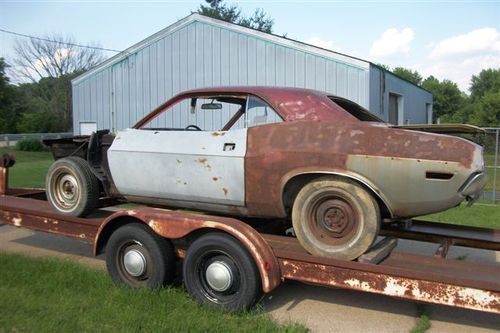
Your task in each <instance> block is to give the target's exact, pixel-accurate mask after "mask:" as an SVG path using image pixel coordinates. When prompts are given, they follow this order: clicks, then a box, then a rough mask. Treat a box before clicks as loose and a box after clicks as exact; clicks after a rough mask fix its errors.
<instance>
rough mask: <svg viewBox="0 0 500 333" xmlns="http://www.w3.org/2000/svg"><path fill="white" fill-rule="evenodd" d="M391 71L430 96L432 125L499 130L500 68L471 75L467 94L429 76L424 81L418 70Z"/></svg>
mask: <svg viewBox="0 0 500 333" xmlns="http://www.w3.org/2000/svg"><path fill="white" fill-rule="evenodd" d="M382 67H384V68H385V69H388V68H387V66H382ZM392 72H393V73H394V74H396V75H397V76H399V77H401V78H403V79H405V80H407V81H410V82H412V83H414V84H416V85H418V86H420V87H422V88H424V89H426V90H428V91H430V92H431V93H432V96H433V111H434V112H433V113H434V115H433V117H434V119H433V120H434V122H436V121H438V120H439V121H440V122H441V123H463V124H472V125H477V126H481V127H500V69H498V68H496V69H495V68H490V69H484V70H482V71H481V72H480V73H479V74H477V75H473V76H472V78H471V79H470V88H469V90H470V95H467V94H465V93H464V92H462V91H461V90H460V89H459V88H458V86H457V84H456V83H455V82H453V81H450V80H446V79H445V80H442V81H440V80H438V79H437V78H435V77H434V76H432V75H431V76H429V77H427V78H426V79H423V78H422V76H421V75H420V74H419V73H418V72H417V71H414V70H411V69H407V68H403V67H396V68H394V69H393V70H392Z"/></svg>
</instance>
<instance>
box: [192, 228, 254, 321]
mask: <svg viewBox="0 0 500 333" xmlns="http://www.w3.org/2000/svg"><path fill="white" fill-rule="evenodd" d="M183 275H184V284H185V286H186V289H187V291H188V293H189V294H190V295H191V297H192V298H193V299H195V300H196V301H198V302H200V303H202V304H207V305H209V306H211V307H214V308H224V309H227V310H231V311H236V312H239V311H243V310H246V309H249V308H250V307H252V306H253V305H254V304H255V303H256V302H257V301H259V300H260V298H261V297H262V287H261V280H260V273H259V271H258V269H257V266H256V264H255V261H254V259H253V258H252V256H251V255H250V254H249V253H248V251H247V250H246V249H245V248H244V247H243V246H242V244H241V243H240V242H239V241H237V240H236V239H235V238H233V237H232V236H230V235H227V234H223V233H210V234H207V235H205V236H201V237H200V238H198V239H197V240H196V241H194V242H193V243H192V244H191V246H190V247H189V248H188V250H187V253H186V257H185V259H184V264H183Z"/></svg>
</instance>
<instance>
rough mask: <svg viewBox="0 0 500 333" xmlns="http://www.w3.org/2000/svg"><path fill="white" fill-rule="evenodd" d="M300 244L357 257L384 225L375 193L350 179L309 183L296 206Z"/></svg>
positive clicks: (317, 252) (294, 214) (321, 251)
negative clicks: (381, 224) (374, 196)
mask: <svg viewBox="0 0 500 333" xmlns="http://www.w3.org/2000/svg"><path fill="white" fill-rule="evenodd" d="M292 224H293V228H294V231H295V234H296V235H297V238H298V240H299V242H300V244H301V245H302V246H303V247H304V248H305V249H306V250H307V251H308V252H309V253H311V254H313V255H317V256H321V257H328V258H336V259H342V260H353V259H356V258H357V257H359V256H360V255H362V254H363V253H365V252H366V250H368V249H369V248H370V246H371V245H372V244H373V241H374V240H375V238H376V237H377V235H378V232H379V228H380V209H379V207H378V204H377V202H376V201H375V199H374V198H373V196H372V195H371V194H370V193H369V192H368V191H366V190H365V189H364V188H363V187H361V186H360V185H359V184H357V183H356V182H354V181H351V180H349V179H339V178H334V177H321V178H319V179H316V180H313V181H311V182H310V183H308V184H306V185H305V186H304V187H303V188H302V189H301V190H300V191H299V193H298V194H297V197H296V198H295V202H294V204H293V208H292Z"/></svg>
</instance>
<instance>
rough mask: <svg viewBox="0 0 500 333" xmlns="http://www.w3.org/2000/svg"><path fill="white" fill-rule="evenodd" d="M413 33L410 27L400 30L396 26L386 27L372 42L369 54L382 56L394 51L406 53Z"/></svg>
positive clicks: (394, 52)
mask: <svg viewBox="0 0 500 333" xmlns="http://www.w3.org/2000/svg"><path fill="white" fill-rule="evenodd" d="M414 35H415V34H414V33H413V30H412V29H411V28H404V29H402V30H401V31H399V30H398V29H396V28H390V29H387V30H386V31H384V33H383V34H382V36H380V38H379V39H377V40H375V41H374V42H373V44H372V47H371V49H370V56H372V57H375V58H382V57H387V56H389V55H393V54H396V53H407V52H408V51H409V50H410V43H411V41H412V40H413V38H414Z"/></svg>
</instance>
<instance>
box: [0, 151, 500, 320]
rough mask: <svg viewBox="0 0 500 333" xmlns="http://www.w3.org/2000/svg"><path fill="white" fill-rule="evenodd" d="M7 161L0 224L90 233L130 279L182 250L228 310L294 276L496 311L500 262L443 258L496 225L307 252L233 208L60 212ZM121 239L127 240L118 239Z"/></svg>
mask: <svg viewBox="0 0 500 333" xmlns="http://www.w3.org/2000/svg"><path fill="white" fill-rule="evenodd" d="M12 164H13V163H8V161H3V162H2V161H0V223H6V224H12V225H14V226H17V227H24V228H28V229H32V230H38V231H43V232H49V233H54V234H60V235H64V236H68V237H73V238H77V239H82V240H87V241H91V242H93V244H94V254H96V255H97V254H99V253H102V252H104V251H106V262H107V266H108V272H109V273H110V275H111V277H112V278H113V279H114V280H115V281H118V282H124V283H126V284H128V285H130V286H132V287H141V286H151V285H150V284H148V283H149V282H151V281H153V280H154V281H153V282H155V283H157V282H158V281H159V280H158V279H156V280H155V278H156V277H157V275H158V274H160V273H161V272H163V273H162V274H163V275H161V274H160V275H161V276H160V280H161V281H160V282H168V281H170V280H171V279H172V276H173V274H174V270H175V265H174V264H173V261H172V260H174V261H175V260H177V259H179V258H181V259H184V264H183V266H184V268H183V276H184V283H185V284H186V289H187V290H188V292H189V293H190V295H191V296H192V297H193V298H195V299H196V300H198V301H201V302H203V303H207V304H210V305H214V306H219V307H226V308H229V309H231V310H242V309H245V308H248V307H249V306H251V305H253V304H254V303H255V301H257V300H258V299H260V295H261V293H262V291H263V292H264V293H268V292H270V291H272V290H273V289H274V288H276V287H277V286H278V285H279V284H280V283H281V282H282V281H284V280H296V281H302V282H308V283H314V284H317V285H323V286H331V287H340V288H346V289H352V290H359V291H365V292H370V293H377V294H383V295H388V296H394V297H399V298H406V299H411V300H415V301H419V302H429V303H435V304H444V305H448V306H454V307H461V308H467V309H473V310H479V311H485V312H491V313H496V314H500V269H499V265H498V264H497V263H493V264H484V263H474V262H466V261H461V260H454V259H448V258H447V253H448V250H449V249H450V248H451V247H452V246H454V245H460V246H466V247H471V248H481V249H485V250H489V251H500V230H494V229H482V228H472V227H463V226H453V225H447V224H436V223H429V222H425V221H404V222H398V223H391V224H384V225H383V226H382V230H381V235H382V236H385V237H386V238H385V239H383V240H382V241H380V242H379V243H377V244H376V245H375V246H374V247H372V250H370V251H369V252H368V253H367V254H365V255H363V256H362V257H360V258H358V260H357V261H342V260H336V259H329V258H322V257H317V256H313V255H310V254H308V253H307V252H306V251H305V250H304V249H303V248H302V247H301V246H300V244H299V243H298V241H297V239H296V238H295V237H291V236H286V235H284V234H283V233H282V232H280V233H276V232H274V233H273V232H271V231H269V228H266V227H268V226H269V224H267V225H266V224H264V227H263V228H262V226H250V225H249V224H248V223H245V222H243V221H240V220H238V219H235V218H229V217H222V216H211V215H203V214H198V213H192V212H185V211H175V210H167V209H159V208H151V207H140V208H134V209H121V210H115V211H111V210H106V209H99V210H97V211H96V212H95V213H94V214H92V215H91V216H89V217H86V218H77V217H71V216H66V215H61V214H58V213H57V212H55V211H54V210H53V209H52V208H51V207H50V205H49V204H48V202H47V201H46V197H45V191H44V190H43V189H27V188H9V186H8V167H10V166H12ZM125 226H128V227H127V228H125ZM138 226H140V228H137V227H138ZM134 228H135V229H134ZM137 229H140V230H143V231H144V232H146V234H149V235H150V236H151V235H153V236H152V237H153V239H156V242H160V243H158V244H160V245H162V244H163V245H164V247H167V248H168V251H164V252H160V253H163V257H164V258H161V259H160V260H159V262H160V263H162V265H161V267H158V259H155V257H154V253H155V252H154V246H152V248H148V244H149V243H148V242H147V239H145V241H144V242H142V241H141V242H139V241H135V240H134V237H135V236H133V235H132V236H130V237H128V238H127V230H129V232H130V233H131V234H134V235H139V236H137V237H138V239H141V238H140V237H142V236H140V235H141V232H142V231H140V232H139V233H135V231H137ZM266 229H267V230H266ZM134 230H135V231H134ZM117 239H118V241H117ZM397 239H412V240H418V241H426V242H431V243H435V244H436V252H435V254H434V255H432V256H424V255H420V254H412V253H404V252H398V251H396V250H394V247H395V245H396V243H397ZM120 240H122V243H123V244H129V245H127V246H126V247H125V245H123V247H121V248H120V247H119V246H118V245H119V244H122V243H120ZM127 242H128V243H127ZM162 242H163V243H162ZM153 243H154V242H153ZM226 243H227V244H226ZM117 244H118V245H117ZM231 244H232V245H231ZM231 246H233V247H231ZM141 247H145V248H146V249H145V250H144V251H143V250H142V249H141ZM117 249H118V250H117ZM120 251H121V252H120ZM148 251H149V252H148ZM170 252H171V253H170ZM120 253H121V254H120ZM152 253H153V254H152ZM205 253H212V254H211V255H205ZM245 256H246V257H245ZM116 258H119V259H120V260H121V261H120V260H118V261H117V260H116ZM200 258H201V259H200ZM203 258H205V259H206V260H205V259H203ZM227 258H232V259H234V260H233V261H231V260H227ZM245 258H246V259H245ZM127 260H128V261H127ZM245 260H246V261H245ZM120 263H124V264H123V265H122V264H120ZM120 265H121V266H120ZM127 265H128V266H127ZM154 265H156V266H157V267H154ZM163 266H166V268H165V267H163ZM120 267H121V272H120ZM160 268H161V269H160ZM252 268H253V270H252ZM141 269H142V271H141ZM157 269H159V270H160V271H161V272H160V273H158V274H157V271H156V270H157ZM148 270H149V271H148ZM165 270H166V271H167V272H165ZM148 272H149V273H148ZM200 272H201V273H200ZM138 274H139V275H138ZM140 274H142V275H140ZM148 274H149V275H148ZM155 274H156V275H155ZM252 274H254V275H255V278H256V280H255V279H252ZM144 276H146V277H147V279H143V277H144ZM158 276H159V275H158ZM141 279H142V280H141ZM148 281H149V282H148ZM153 286H155V285H153Z"/></svg>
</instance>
